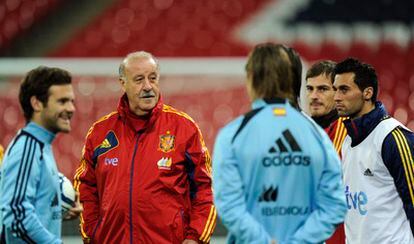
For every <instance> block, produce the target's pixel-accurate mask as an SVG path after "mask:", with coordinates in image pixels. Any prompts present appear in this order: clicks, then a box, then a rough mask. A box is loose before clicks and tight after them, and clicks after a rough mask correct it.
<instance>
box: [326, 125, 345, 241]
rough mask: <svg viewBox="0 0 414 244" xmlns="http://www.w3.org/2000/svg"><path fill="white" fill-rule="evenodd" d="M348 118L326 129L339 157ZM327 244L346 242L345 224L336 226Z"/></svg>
mask: <svg viewBox="0 0 414 244" xmlns="http://www.w3.org/2000/svg"><path fill="white" fill-rule="evenodd" d="M345 119H347V118H344V117H339V118H338V119H337V120H335V121H334V122H332V124H331V125H330V126H329V127H327V128H326V129H325V132H326V133H327V134H328V135H329V138H330V139H331V141H332V143H333V145H334V147H335V150H336V151H337V152H338V155H339V157H341V149H342V143H343V142H344V139H345V137H346V135H347V133H346V128H345V125H344V123H343V121H344V120H345ZM326 243H327V244H345V231H344V225H343V224H341V225H339V226H338V227H337V228H336V231H335V233H334V234H333V236H332V237H331V238H330V239H329V240H327V241H326Z"/></svg>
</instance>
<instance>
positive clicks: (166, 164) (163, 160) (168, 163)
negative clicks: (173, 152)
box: [157, 158, 172, 170]
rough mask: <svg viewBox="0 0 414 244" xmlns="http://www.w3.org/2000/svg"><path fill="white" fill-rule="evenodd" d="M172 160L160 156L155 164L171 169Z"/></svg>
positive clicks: (161, 167)
mask: <svg viewBox="0 0 414 244" xmlns="http://www.w3.org/2000/svg"><path fill="white" fill-rule="evenodd" d="M171 164H172V160H171V158H161V159H160V160H158V162H157V165H158V168H159V169H167V170H170V169H171Z"/></svg>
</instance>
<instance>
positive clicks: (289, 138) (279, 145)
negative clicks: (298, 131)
mask: <svg viewBox="0 0 414 244" xmlns="http://www.w3.org/2000/svg"><path fill="white" fill-rule="evenodd" d="M282 138H284V139H285V140H286V142H287V143H288V144H289V146H290V149H291V151H293V152H302V149H301V148H300V146H299V144H298V142H297V141H296V140H295V138H294V137H293V135H292V133H290V131H289V130H285V131H283V133H282ZM282 138H278V139H277V140H276V141H275V143H276V145H277V147H275V146H273V147H271V148H270V149H269V153H276V152H288V148H287V147H286V145H285V143H284V142H283V140H282ZM277 148H278V149H279V150H277Z"/></svg>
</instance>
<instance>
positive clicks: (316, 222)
mask: <svg viewBox="0 0 414 244" xmlns="http://www.w3.org/2000/svg"><path fill="white" fill-rule="evenodd" d="M320 139H321V143H322V148H323V150H324V151H325V162H324V169H323V172H322V175H321V178H320V181H319V186H318V189H317V192H316V195H315V200H314V204H315V209H314V210H313V211H312V213H311V214H310V215H309V217H308V218H307V220H306V221H305V222H304V224H303V225H302V226H301V228H299V229H298V230H297V231H296V232H295V234H294V235H293V239H292V240H291V241H292V243H308V242H309V243H321V242H323V241H325V240H327V239H328V238H329V237H330V236H331V235H332V234H333V232H334V231H335V229H336V226H337V225H339V224H341V223H342V222H343V221H344V218H345V213H346V210H347V207H346V202H345V194H344V188H343V184H342V179H341V168H340V161H339V158H338V155H337V153H336V151H335V149H334V147H333V146H332V143H331V141H330V140H329V138H328V136H327V135H325V134H323V133H321V138H320Z"/></svg>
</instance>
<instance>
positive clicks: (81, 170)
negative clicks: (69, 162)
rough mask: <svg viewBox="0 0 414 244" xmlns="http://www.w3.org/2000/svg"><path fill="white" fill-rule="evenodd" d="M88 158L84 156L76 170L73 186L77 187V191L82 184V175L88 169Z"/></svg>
mask: <svg viewBox="0 0 414 244" xmlns="http://www.w3.org/2000/svg"><path fill="white" fill-rule="evenodd" d="M86 167H87V165H86V160H85V159H84V158H82V159H81V162H80V165H79V167H78V169H77V170H76V173H75V176H74V177H73V178H74V181H73V188H75V191H77V192H79V187H80V185H81V180H80V176H81V175H82V174H83V173H84V172H85V170H86Z"/></svg>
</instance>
